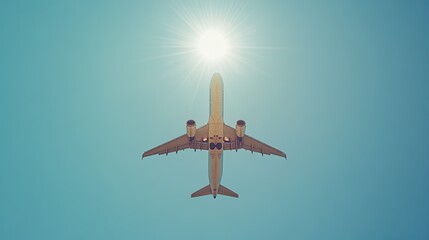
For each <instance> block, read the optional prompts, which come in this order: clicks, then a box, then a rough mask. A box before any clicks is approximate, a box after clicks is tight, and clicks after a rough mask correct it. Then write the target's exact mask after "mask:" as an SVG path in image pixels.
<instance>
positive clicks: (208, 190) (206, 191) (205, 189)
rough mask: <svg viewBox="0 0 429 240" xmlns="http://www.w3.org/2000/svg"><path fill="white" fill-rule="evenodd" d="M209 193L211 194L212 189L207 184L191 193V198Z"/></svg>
mask: <svg viewBox="0 0 429 240" xmlns="http://www.w3.org/2000/svg"><path fill="white" fill-rule="evenodd" d="M210 194H212V190H211V188H210V184H209V185H207V186H205V187H203V188H201V189H200V190H198V191H196V192H194V193H192V195H191V198H194V197H201V196H205V195H210Z"/></svg>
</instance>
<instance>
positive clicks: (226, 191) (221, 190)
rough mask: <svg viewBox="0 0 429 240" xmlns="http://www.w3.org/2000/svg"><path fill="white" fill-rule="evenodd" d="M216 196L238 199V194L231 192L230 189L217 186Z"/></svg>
mask: <svg viewBox="0 0 429 240" xmlns="http://www.w3.org/2000/svg"><path fill="white" fill-rule="evenodd" d="M217 193H218V194H220V195H225V196H228V197H235V198H238V194H237V193H235V192H233V191H231V190H230V189H228V188H226V187H224V186H223V185H219V190H218V191H217Z"/></svg>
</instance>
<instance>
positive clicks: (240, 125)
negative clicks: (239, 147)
mask: <svg viewBox="0 0 429 240" xmlns="http://www.w3.org/2000/svg"><path fill="white" fill-rule="evenodd" d="M245 133H246V122H245V121H243V120H238V121H237V124H236V125H235V134H237V139H238V141H241V140H243V137H244V134H245Z"/></svg>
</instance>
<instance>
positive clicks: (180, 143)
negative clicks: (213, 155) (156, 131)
mask: <svg viewBox="0 0 429 240" xmlns="http://www.w3.org/2000/svg"><path fill="white" fill-rule="evenodd" d="M208 135H209V130H208V126H207V125H204V126H202V127H200V128H198V129H197V130H196V132H195V137H194V141H192V142H189V137H188V136H187V135H186V134H184V135H182V136H180V137H177V138H175V139H173V140H171V141H168V142H166V143H164V144H161V145H159V146H158V147H155V148H152V149H151V150H148V151H146V152H144V153H143V155H142V158H144V157H148V156H152V155H155V154H159V155H161V154H166V155H167V154H169V153H171V152H176V153H177V152H178V151H180V150H185V149H188V148H191V149H195V150H197V149H200V150H208V144H207V137H208ZM204 139H205V141H204Z"/></svg>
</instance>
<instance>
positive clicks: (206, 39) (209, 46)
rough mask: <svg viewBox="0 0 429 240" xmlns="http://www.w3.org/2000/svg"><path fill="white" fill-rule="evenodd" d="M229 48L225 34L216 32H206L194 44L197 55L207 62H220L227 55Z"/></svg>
mask: <svg viewBox="0 0 429 240" xmlns="http://www.w3.org/2000/svg"><path fill="white" fill-rule="evenodd" d="M229 48H230V46H229V43H228V40H227V39H226V37H225V34H223V33H222V32H221V31H218V30H207V31H206V32H204V33H203V34H202V35H201V36H200V37H199V38H198V40H197V43H196V49H197V51H198V53H199V54H200V55H201V57H202V58H203V59H205V60H208V61H219V60H222V59H223V58H224V57H225V56H226V55H227V54H228V50H229Z"/></svg>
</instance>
